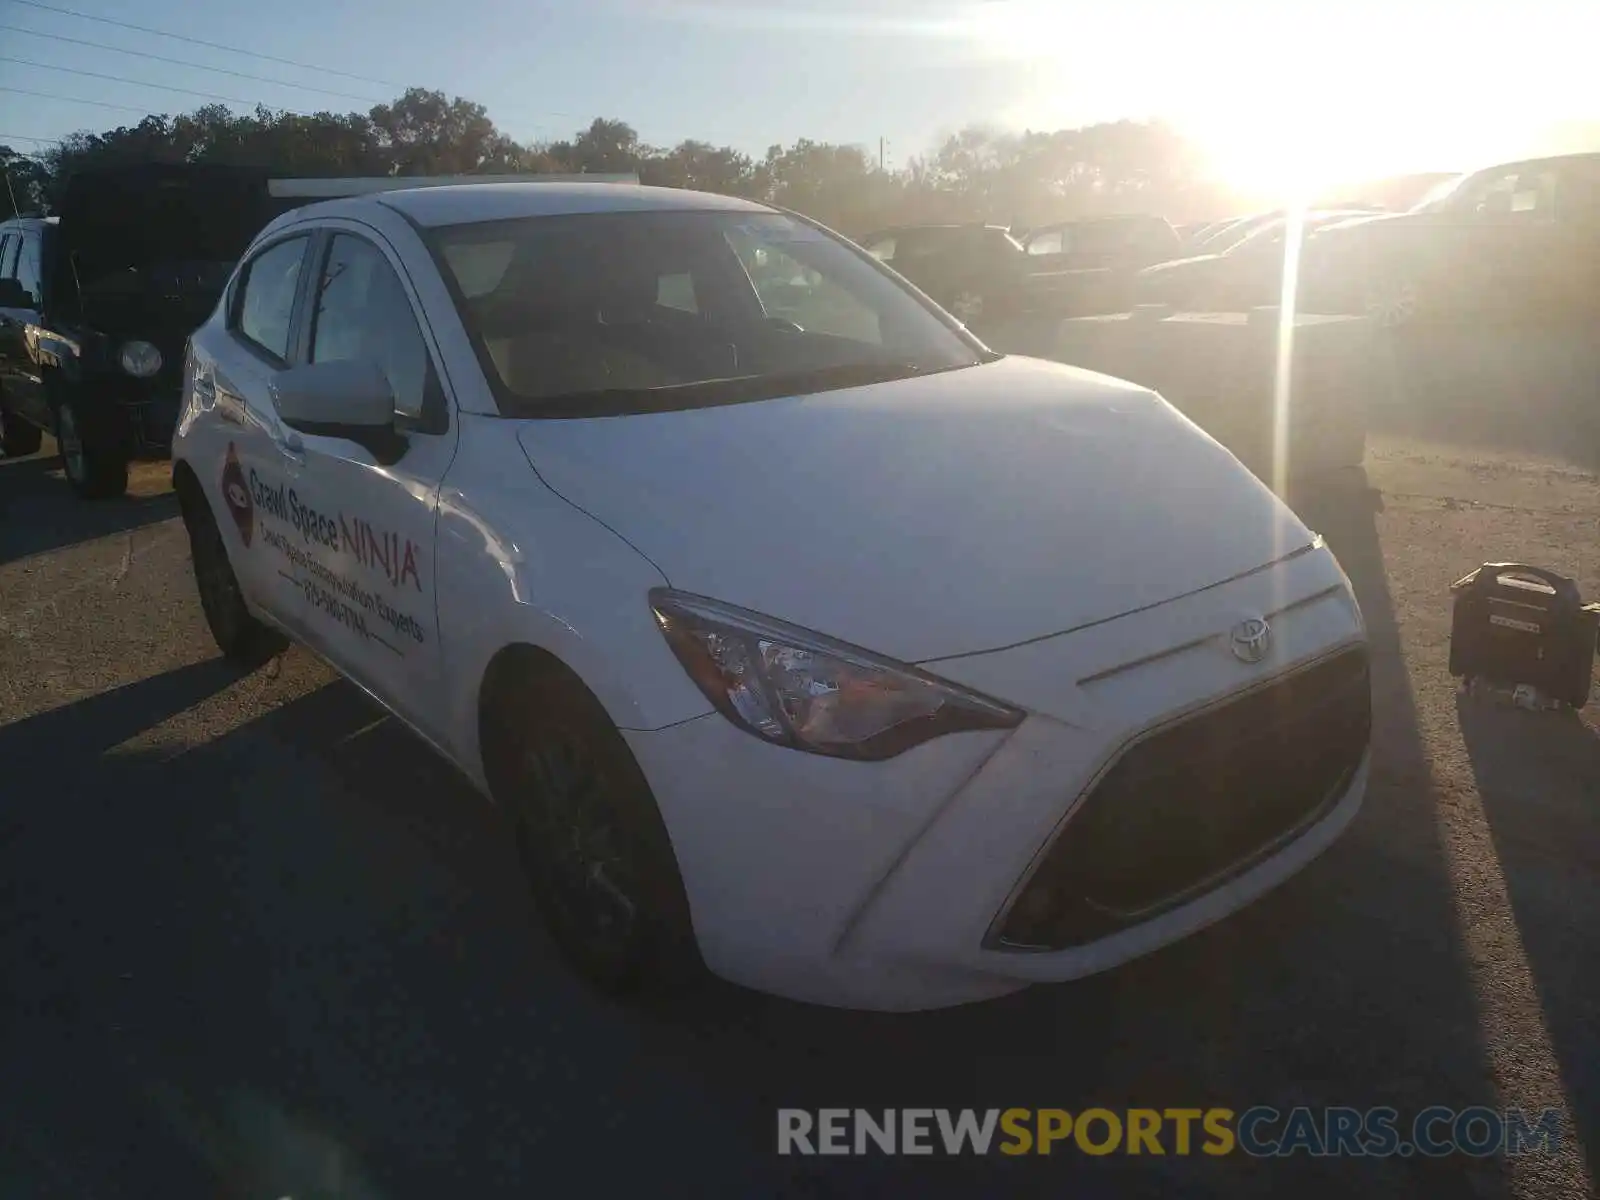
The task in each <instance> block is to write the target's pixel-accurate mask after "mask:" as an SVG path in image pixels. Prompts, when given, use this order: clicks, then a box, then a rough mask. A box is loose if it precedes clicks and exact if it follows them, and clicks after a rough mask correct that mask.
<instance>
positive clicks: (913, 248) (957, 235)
mask: <svg viewBox="0 0 1600 1200" xmlns="http://www.w3.org/2000/svg"><path fill="white" fill-rule="evenodd" d="M1163 224H1164V222H1163ZM1058 228H1060V227H1051V230H1050V232H1051V233H1054V232H1056V230H1057V229H1058ZM1170 229H1171V227H1170V226H1168V231H1169V232H1170ZM1044 232H1045V231H1044V230H1040V229H1035V230H1034V231H1032V233H1030V235H1029V236H1030V237H1038V236H1040V235H1041V234H1043V233H1044ZM1174 236H1176V235H1174ZM1042 244H1048V245H1054V244H1059V243H1055V242H1052V243H1042ZM861 245H862V246H864V247H865V248H866V249H867V252H868V253H870V254H872V255H873V256H874V257H875V258H877V259H879V260H880V261H882V262H883V263H885V264H886V265H888V266H890V267H893V268H894V269H895V270H896V271H898V272H900V274H902V275H904V276H905V277H906V278H907V279H909V280H910V281H911V282H912V283H914V284H916V285H917V286H918V287H919V288H921V289H922V290H923V291H924V292H926V293H927V294H928V295H929V296H931V297H932V298H933V299H934V300H935V301H937V302H938V303H939V304H941V305H942V306H943V307H944V308H946V309H947V310H949V311H950V312H951V313H953V314H954V315H955V316H956V317H957V318H958V319H960V320H962V321H965V322H966V323H968V324H973V323H975V322H979V321H982V322H985V323H990V324H992V323H994V322H998V321H1007V320H1012V319H1015V318H1021V317H1028V316H1033V315H1044V316H1054V317H1068V316H1085V315H1088V314H1091V313H1097V312H1106V311H1110V310H1111V309H1113V308H1116V307H1118V306H1119V304H1120V296H1119V295H1116V294H1114V292H1113V287H1114V285H1115V284H1116V283H1117V282H1118V281H1119V280H1120V279H1122V278H1123V277H1125V276H1126V274H1127V273H1126V272H1125V271H1119V270H1115V269H1113V268H1111V267H1109V266H1106V265H1103V264H1102V265H1084V266H1067V267H1062V266H1060V265H1059V261H1060V260H1057V264H1052V263H1050V262H1049V261H1047V259H1046V257H1045V256H1041V255H1037V254H1030V253H1029V252H1028V250H1027V249H1026V248H1025V247H1024V246H1023V245H1022V243H1021V242H1019V241H1018V240H1017V239H1016V238H1015V237H1013V236H1012V235H1011V233H1010V231H1009V230H1008V229H1006V228H1005V227H1004V226H1000V225H912V226H901V227H898V228H893V229H883V230H879V231H878V232H877V233H873V234H869V235H868V236H867V237H865V238H862V239H861ZM1101 257H1102V258H1103V257H1105V256H1104V255H1102V256H1101ZM1092 258H1093V256H1086V259H1092Z"/></svg>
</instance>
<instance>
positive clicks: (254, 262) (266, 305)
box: [234, 236, 308, 362]
mask: <svg viewBox="0 0 1600 1200" xmlns="http://www.w3.org/2000/svg"><path fill="white" fill-rule="evenodd" d="M307 241H308V239H307V238H306V237H303V236H302V237H294V238H289V239H288V240H286V241H282V242H278V243H277V244H276V245H273V246H270V247H268V248H267V249H265V250H263V251H262V252H261V253H260V254H258V255H256V256H255V257H254V258H253V259H251V260H250V262H249V264H248V265H247V266H246V267H245V273H244V278H243V280H242V281H241V283H240V288H239V297H238V300H237V301H236V304H237V311H236V319H235V322H234V329H235V330H236V331H237V332H238V333H239V335H240V336H241V337H243V338H244V339H245V340H247V341H249V342H251V343H253V344H254V345H256V346H258V347H259V348H261V349H262V350H265V351H266V352H267V353H268V354H270V355H272V356H273V357H274V358H276V359H278V360H279V361H280V362H287V361H288V359H289V323H290V319H291V318H292V317H293V315H294V297H295V292H296V290H297V289H298V288H299V286H300V267H301V263H302V262H303V261H304V260H305V255H306V242H307Z"/></svg>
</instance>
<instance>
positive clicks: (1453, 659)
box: [1450, 563, 1600, 708]
mask: <svg viewBox="0 0 1600 1200" xmlns="http://www.w3.org/2000/svg"><path fill="white" fill-rule="evenodd" d="M1450 590H1451V592H1453V593H1454V594H1455V613H1454V616H1453V618H1452V620H1451V625H1450V674H1451V675H1454V676H1457V677H1462V678H1465V679H1467V680H1468V681H1471V680H1473V679H1482V680H1484V681H1485V682H1487V683H1491V684H1497V685H1500V686H1504V687H1515V686H1516V685H1518V684H1528V685H1530V686H1532V687H1536V688H1538V689H1539V690H1540V691H1541V692H1543V693H1544V694H1545V695H1546V696H1548V697H1550V699H1552V700H1559V701H1561V702H1562V703H1563V704H1569V705H1571V706H1572V707H1573V708H1582V707H1583V706H1584V705H1585V704H1586V703H1588V700H1589V685H1590V682H1591V680H1592V679H1593V676H1594V656H1595V643H1596V640H1597V639H1600V604H1590V605H1585V604H1584V603H1583V597H1582V596H1580V595H1579V594H1578V585H1577V584H1576V583H1574V582H1573V581H1572V580H1570V579H1568V578H1567V577H1566V576H1564V575H1557V574H1556V573H1555V572H1554V571H1546V570H1543V569H1542V568H1540V567H1530V566H1528V565H1526V564H1525V563H1485V564H1484V565H1483V566H1481V567H1479V568H1478V569H1477V570H1476V571H1474V572H1472V574H1470V575H1468V576H1466V577H1465V578H1464V579H1458V580H1457V581H1456V582H1455V583H1453V584H1451V585H1450Z"/></svg>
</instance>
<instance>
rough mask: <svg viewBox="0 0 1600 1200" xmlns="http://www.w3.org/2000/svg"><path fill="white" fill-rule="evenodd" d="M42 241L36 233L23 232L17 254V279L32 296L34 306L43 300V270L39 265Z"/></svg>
mask: <svg viewBox="0 0 1600 1200" xmlns="http://www.w3.org/2000/svg"><path fill="white" fill-rule="evenodd" d="M42 241H43V239H42V238H41V237H40V236H39V235H38V234H37V233H24V234H23V235H22V249H21V251H20V252H19V253H18V255H17V279H18V280H19V281H20V282H21V284H22V286H23V288H24V290H26V291H27V293H28V295H30V296H32V297H33V303H34V306H35V307H37V306H38V305H40V304H41V303H43V301H44V271H43V270H42V269H41V267H40V265H39V263H40V258H41V257H42V255H41V252H40V243H41V242H42Z"/></svg>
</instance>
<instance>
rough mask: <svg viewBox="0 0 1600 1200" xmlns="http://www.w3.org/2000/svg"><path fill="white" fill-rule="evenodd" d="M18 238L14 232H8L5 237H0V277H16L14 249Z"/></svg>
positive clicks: (15, 254) (15, 249)
mask: <svg viewBox="0 0 1600 1200" xmlns="http://www.w3.org/2000/svg"><path fill="white" fill-rule="evenodd" d="M19 240H20V239H19V238H18V236H17V235H16V234H14V233H8V234H6V235H5V237H0V279H15V278H16V277H17V271H16V259H17V253H16V251H17V242H18V241H19Z"/></svg>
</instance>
